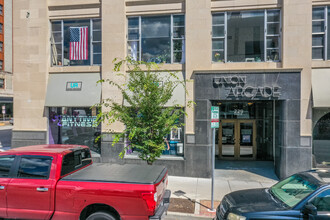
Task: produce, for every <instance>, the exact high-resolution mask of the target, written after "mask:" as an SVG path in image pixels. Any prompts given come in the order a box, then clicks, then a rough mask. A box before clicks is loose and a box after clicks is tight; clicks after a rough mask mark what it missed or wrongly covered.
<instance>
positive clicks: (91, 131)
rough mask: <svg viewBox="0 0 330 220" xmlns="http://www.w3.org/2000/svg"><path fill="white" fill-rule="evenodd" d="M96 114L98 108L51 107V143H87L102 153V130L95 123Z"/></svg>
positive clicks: (93, 149)
mask: <svg viewBox="0 0 330 220" xmlns="http://www.w3.org/2000/svg"><path fill="white" fill-rule="evenodd" d="M96 115H97V110H96V108H92V109H90V108H74V107H61V108H50V109H49V143H50V144H78V145H86V146H88V147H90V149H91V150H92V151H95V152H97V153H100V152H101V140H100V139H98V137H99V136H100V134H101V133H100V132H101V130H100V126H97V125H96V124H95V121H96Z"/></svg>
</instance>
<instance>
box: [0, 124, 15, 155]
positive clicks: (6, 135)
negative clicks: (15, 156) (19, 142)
mask: <svg viewBox="0 0 330 220" xmlns="http://www.w3.org/2000/svg"><path fill="white" fill-rule="evenodd" d="M12 128H13V126H2V127H1V128H0V142H1V144H2V146H3V148H5V149H6V150H7V149H9V148H10V147H11V135H12Z"/></svg>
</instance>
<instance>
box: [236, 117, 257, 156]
mask: <svg viewBox="0 0 330 220" xmlns="http://www.w3.org/2000/svg"><path fill="white" fill-rule="evenodd" d="M237 125H238V133H239V134H238V136H239V139H238V155H236V156H237V157H238V158H239V159H240V160H245V159H246V160H248V159H251V160H255V159H256V122H255V120H239V121H238V123H237Z"/></svg>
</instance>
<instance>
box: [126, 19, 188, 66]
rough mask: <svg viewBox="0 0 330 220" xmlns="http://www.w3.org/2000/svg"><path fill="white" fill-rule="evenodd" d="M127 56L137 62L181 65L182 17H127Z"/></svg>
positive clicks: (183, 29)
mask: <svg viewBox="0 0 330 220" xmlns="http://www.w3.org/2000/svg"><path fill="white" fill-rule="evenodd" d="M127 20H128V32H127V54H128V56H130V57H132V59H134V60H137V61H145V62H155V63H182V62H184V46H185V45H184V44H185V42H184V39H185V36H184V35H185V19H184V15H160V16H140V17H129V18H128V19H127Z"/></svg>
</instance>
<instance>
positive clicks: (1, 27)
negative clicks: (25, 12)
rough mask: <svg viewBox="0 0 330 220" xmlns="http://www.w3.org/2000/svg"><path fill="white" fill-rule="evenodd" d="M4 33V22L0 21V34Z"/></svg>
mask: <svg viewBox="0 0 330 220" xmlns="http://www.w3.org/2000/svg"><path fill="white" fill-rule="evenodd" d="M2 33H3V24H2V23H0V34H2Z"/></svg>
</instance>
